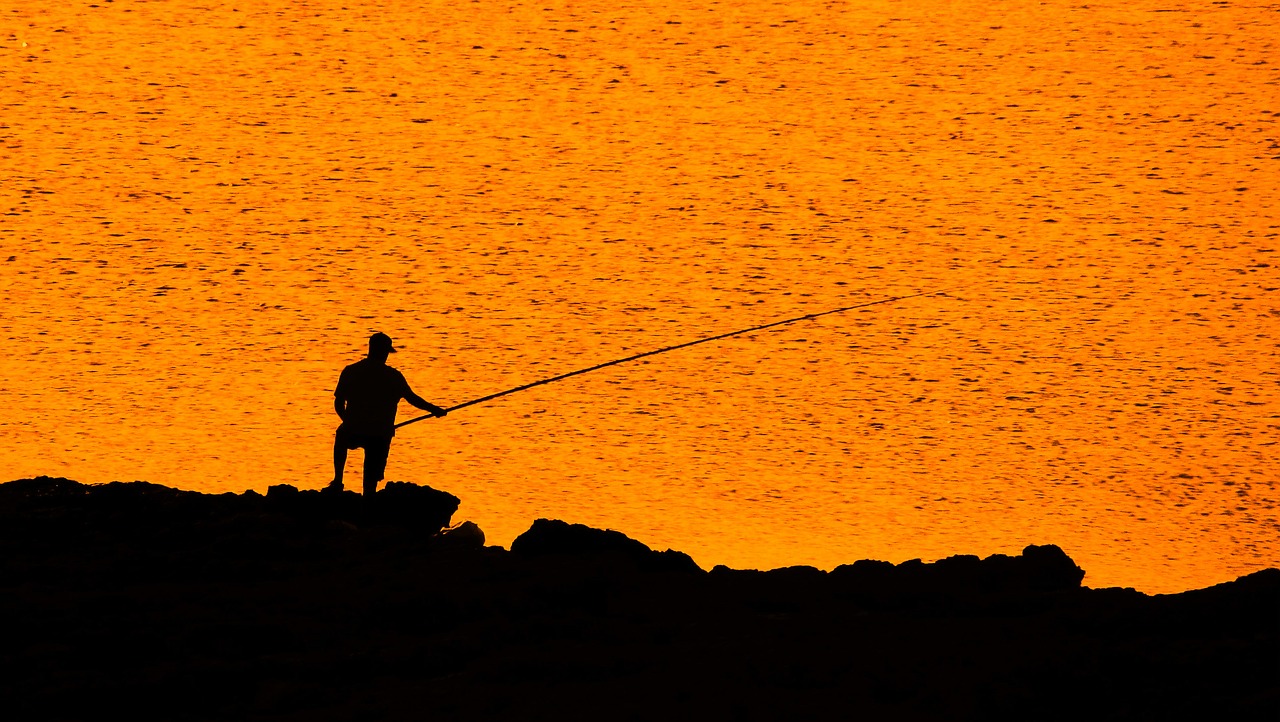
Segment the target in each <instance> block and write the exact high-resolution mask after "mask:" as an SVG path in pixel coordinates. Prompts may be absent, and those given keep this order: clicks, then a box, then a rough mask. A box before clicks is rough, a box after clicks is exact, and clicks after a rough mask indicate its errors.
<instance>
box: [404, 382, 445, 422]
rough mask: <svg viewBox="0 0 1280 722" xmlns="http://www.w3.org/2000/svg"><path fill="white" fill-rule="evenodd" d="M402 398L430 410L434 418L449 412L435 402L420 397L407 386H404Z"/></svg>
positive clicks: (424, 409)
mask: <svg viewBox="0 0 1280 722" xmlns="http://www.w3.org/2000/svg"><path fill="white" fill-rule="evenodd" d="M404 400H405V401H408V402H409V403H411V404H413V405H414V406H417V407H418V408H420V409H422V410H423V411H430V412H431V415H432V416H435V417H436V418H439V417H441V416H444V415H445V414H447V413H449V412H448V411H445V410H444V409H442V408H440V407H439V406H436V405H435V404H433V403H431V402H430V401H427V400H426V399H424V398H422V397H421V396H419V395H417V394H415V393H413V390H412V389H410V388H408V387H407V386H406V387H405V390H404Z"/></svg>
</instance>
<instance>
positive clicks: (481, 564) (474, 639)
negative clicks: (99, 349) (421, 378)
mask: <svg viewBox="0 0 1280 722" xmlns="http://www.w3.org/2000/svg"><path fill="white" fill-rule="evenodd" d="M389 488H390V489H391V490H393V491H392V493H391V494H390V495H389V496H387V497H381V495H382V492H379V495H380V497H381V498H379V497H375V500H376V501H375V502H374V503H372V504H366V503H365V500H364V499H363V498H362V497H361V496H360V495H358V494H354V493H351V492H343V493H334V492H318V491H310V490H298V489H293V488H286V487H285V485H280V486H278V487H276V488H273V490H272V492H271V493H270V494H269V495H267V496H264V495H259V494H251V493H245V494H198V493H195V492H185V491H179V490H175V489H165V488H164V487H158V486H156V485H154V484H141V483H129V484H116V485H100V486H89V485H82V484H78V483H76V482H74V481H69V480H66V479H48V478H42V479H28V480H23V481H20V482H13V483H11V484H0V620H4V622H3V624H2V626H0V636H2V637H3V644H2V645H0V699H3V700H4V713H5V719H14V720H26V719H87V718H97V717H108V718H114V717H123V716H125V715H130V716H131V718H132V717H138V718H144V719H152V718H154V719H191V720H221V719H262V720H267V719H271V720H302V719H306V720H313V719H317V720H318V719H334V720H337V719H381V720H417V719H423V718H424V717H431V718H435V717H440V718H442V719H540V718H543V717H552V716H554V717H556V718H557V719H566V720H570V719H656V718H660V717H664V716H671V711H672V710H678V711H679V716H681V717H700V718H707V719H741V720H774V719H814V720H838V719H849V718H852V717H859V718H861V717H866V718H870V719H959V720H966V719H971V720H986V719H1045V720H1055V719H1061V720H1074V719H1081V718H1089V719H1095V718H1098V719H1185V718H1204V719H1270V718H1271V717H1273V716H1274V711H1275V705H1276V702H1277V700H1278V699H1280V678H1277V676H1276V674H1275V670H1276V667H1275V661H1276V658H1277V657H1276V654H1277V649H1280V626H1278V625H1277V624H1276V610H1277V608H1280V570H1274V569H1270V570H1264V571H1260V572H1257V573H1255V574H1250V575H1247V576H1244V577H1241V578H1240V579H1238V580H1236V581H1233V582H1229V583H1226V584H1220V585H1217V586H1214V587H1210V588H1208V589H1202V590H1197V591H1192V592H1185V593H1182V594H1172V595H1157V596H1148V595H1146V594H1142V593H1140V592H1136V591H1133V590H1123V589H1105V590H1091V589H1087V588H1081V587H1080V586H1079V584H1080V575H1081V572H1080V570H1079V567H1078V566H1076V565H1075V563H1074V562H1072V561H1071V560H1070V558H1069V557H1067V556H1066V554H1064V553H1063V552H1062V551H1061V550H1060V549H1057V548H1056V547H1049V546H1033V547H1028V548H1027V549H1026V550H1024V551H1023V553H1022V554H1020V555H1017V556H1005V555H995V556H991V557H987V558H985V559H978V558H977V557H974V556H970V555H959V556H954V557H948V558H946V559H942V560H939V561H937V562H933V563H928V564H926V563H923V562H921V561H920V560H912V561H910V562H904V563H903V564H899V565H893V564H890V563H888V562H877V561H866V560H864V561H858V562H854V563H853V564H848V565H844V566H841V567H838V568H837V569H835V570H833V571H831V572H829V573H823V572H822V571H821V570H818V569H814V568H812V567H785V568H782V569H775V570H771V571H755V570H733V569H729V568H727V567H723V566H718V567H716V568H715V569H713V570H712V571H711V573H709V574H698V573H687V572H692V571H694V570H696V569H697V567H696V565H694V564H693V561H692V560H691V559H689V558H688V556H687V555H684V554H681V553H680V552H673V551H666V552H656V551H653V550H651V549H649V548H648V547H647V546H645V545H644V544H642V543H640V542H638V541H636V540H634V539H630V538H629V537H627V536H626V535H624V534H621V533H619V532H613V531H607V530H599V529H590V528H588V527H583V526H580V525H570V524H565V523H564V522H553V521H547V520H540V521H539V522H537V523H535V524H534V525H533V528H531V529H530V530H529V531H528V532H526V533H525V534H523V535H521V537H520V538H519V539H518V540H517V542H516V543H515V544H513V548H514V549H515V551H513V552H508V551H505V550H503V549H500V548H497V547H485V546H483V543H484V542H483V539H482V536H483V534H482V532H480V530H479V529H478V528H477V527H475V526H474V525H471V524H466V523H464V524H461V525H459V526H457V527H455V528H454V529H452V530H450V531H449V532H448V533H444V534H433V533H431V532H432V530H433V529H437V530H438V529H439V528H440V527H439V526H437V525H439V524H440V523H441V522H442V520H447V519H448V518H449V515H451V514H452V513H453V512H454V510H455V509H456V507H457V500H456V498H454V497H452V496H450V495H447V494H443V492H436V491H434V490H430V489H425V488H423V487H412V485H406V486H389ZM384 499H385V500H386V501H388V502H392V501H394V503H391V506H392V507H396V508H395V510H394V511H392V510H391V509H389V508H388V507H387V506H386V505H382V504H379V503H378V502H379V501H382V500H384ZM389 511H391V513H388V512H389ZM399 512H404V513H403V514H400V513H399ZM655 569H657V570H664V569H665V570H670V571H678V572H681V573H671V574H655V573H652V571H653V570H655Z"/></svg>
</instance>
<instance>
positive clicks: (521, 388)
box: [395, 290, 946, 429]
mask: <svg viewBox="0 0 1280 722" xmlns="http://www.w3.org/2000/svg"><path fill="white" fill-rule="evenodd" d="M939 293H946V290H942V291H924V292H922V293H913V294H911V295H909V296H894V297H893V298H882V299H880V300H879V301H871V302H868V303H859V304H855V305H853V306H844V307H841V308H833V309H831V310H830V311H821V312H819V313H808V314H805V315H803V316H796V317H795V318H788V319H783V320H782V321H774V322H772V323H766V324H763V325H760V326H752V327H751V328H744V329H740V330H737V331H730V332H729V333H722V334H719V335H716V336H708V337H706V338H700V339H697V340H695V341H686V342H685V343H679V344H676V345H675V346H666V347H664V348H660V349H654V350H653V351H645V352H644V353H638V354H635V355H634V356H627V357H626V358H620V359H614V360H613V361H606V362H604V363H602V364H596V365H595V366H589V367H587V368H585V369H578V370H577V371H570V372H569V373H565V374H560V375H559V376H552V377H551V378H549V379H542V380H541V381H534V382H533V383H528V384H525V385H523V386H517V387H515V388H513V389H507V390H506V391H499V392H498V393H496V394H489V395H488V396H481V397H480V398H478V399H472V400H470V401H464V402H463V403H460V404H458V405H457V406H450V407H449V408H447V409H445V411H448V412H452V411H457V410H458V409H465V408H467V407H468V406H475V405H476V404H483V403H484V402H486V401H493V400H494V399H497V398H501V397H503V396H507V395H509V394H514V393H516V392H517V391H525V390H527V389H531V388H533V387H535V386H542V385H543V384H549V383H551V382H553V381H563V380H564V379H567V378H570V377H573V376H580V375H582V374H586V373H591V372H592V371H599V370H600V369H603V368H608V367H610V366H617V365H618V364H623V363H626V362H628V361H635V360H636V359H642V358H646V357H648V356H656V355H658V354H660V353H666V352H668V351H675V350H677V349H682V348H688V347H690V346H697V345H698V344H700V343H709V342H711V341H719V340H720V339H722V338H729V337H730V336H739V335H741V334H744V333H751V332H753V331H763V330H764V329H766V328H773V327H774V326H784V325H786V324H788V323H795V322H796V321H805V320H808V319H811V318H818V317H820V316H829V315H831V314H833V313H843V312H845V311H852V310H854V309H855V308H866V307H867V306H878V305H879V304H882V303H892V302H894V301H903V300H906V299H908V298H916V297H918V296H934V295H937V294H939ZM431 418H435V417H434V416H433V415H431V414H426V415H423V416H418V417H416V418H412V419H409V420H408V421H401V422H400V423H398V424H396V425H395V428H397V429H398V428H400V427H401V426H408V425H409V424H416V423H418V422H419V421H422V420H424V419H431Z"/></svg>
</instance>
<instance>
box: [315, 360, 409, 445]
mask: <svg viewBox="0 0 1280 722" xmlns="http://www.w3.org/2000/svg"><path fill="white" fill-rule="evenodd" d="M409 393H410V391H409V382H408V381H406V380H405V378H404V374H402V373H400V372H399V371H396V370H395V369H393V368H391V367H390V366H387V365H386V364H381V363H375V362H373V361H370V360H369V359H362V360H360V361H357V362H355V363H353V364H351V365H350V366H348V367H346V368H344V369H342V375H341V376H339V377H338V387H337V388H336V389H334V390H333V395H334V396H336V397H337V398H339V399H345V400H346V402H347V417H346V418H345V419H343V422H342V426H343V428H345V429H346V430H347V431H349V432H351V433H353V434H359V435H362V436H395V433H396V432H395V425H396V407H397V406H398V405H399V404H400V399H403V398H404V397H405V396H406V395H408V394H409Z"/></svg>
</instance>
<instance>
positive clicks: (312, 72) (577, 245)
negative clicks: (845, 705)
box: [0, 0, 1280, 593]
mask: <svg viewBox="0 0 1280 722" xmlns="http://www.w3.org/2000/svg"><path fill="white" fill-rule="evenodd" d="M1278 10H1280V5H1277V4H1275V3H1266V2H1261V3H1240V2H1234V1H1233V2H1214V3H1191V2H1176V1H1174V0H1126V1H1125V2H1105V1H1104V2H1097V3H1093V2H1091V3H1088V4H1084V3H1075V2H1056V1H1052V2H1040V1H1038V0H1037V1H1035V2H1031V1H1029V0H1002V1H1001V2H978V1H963V0H956V1H952V2H943V1H941V0H916V1H910V2H908V1H905V0H868V1H866V2H852V1H851V2H839V1H828V0H789V1H788V2H769V1H766V0H743V1H734V0H726V1H723V2H711V1H708V2H670V1H664V2H655V1H653V0H637V1H634V2H623V3H616V2H614V3H606V2H598V1H596V0H585V1H583V2H564V1H562V0H539V2H536V3H533V2H526V1H525V0H506V1H504V2H497V1H495V0H472V1H470V2H466V1H464V2H447V3H446V2H439V1H438V0H428V1H427V2H416V3H400V2H386V1H385V0H379V1H378V2H374V1H373V0H287V1H286V0H256V1H255V2H243V1H242V0H151V1H147V0H115V1H112V0H97V2H95V3H89V2H83V1H79V0H77V1H76V2H65V3H47V2H38V1H37V0H17V1H16V3H9V4H8V5H7V6H6V8H5V9H4V11H3V13H2V15H0V88H2V90H0V294H2V295H0V298H3V303H2V304H0V339H3V341H4V343H5V347H6V348H7V353H5V354H3V355H2V356H0V479H4V480H8V479H18V478H26V477H31V476H37V475H42V474H43V475H51V476H64V477H68V478H72V479H76V480H79V481H82V482H92V483H105V482H111V481H134V480H143V481H149V482H154V483H158V484H165V485H169V486H175V487H179V488H183V489H191V490H197V491H202V492H208V493H221V492H241V491H244V490H246V489H254V490H257V491H259V492H262V491H265V490H266V489H267V488H268V487H269V486H271V485H275V484H292V485H294V486H296V487H299V488H303V489H318V488H321V487H323V486H325V485H326V484H327V483H328V482H329V481H330V480H331V479H332V478H333V469H332V460H331V448H332V443H333V433H334V429H335V428H336V426H337V423H338V418H337V416H336V414H335V412H334V409H333V391H334V386H335V384H336V382H337V378H338V374H339V372H340V371H341V369H342V368H343V366H345V365H346V364H349V363H352V362H354V361H356V360H358V359H359V358H361V357H362V356H363V355H364V352H365V348H366V343H367V339H368V337H369V335H370V334H371V333H373V332H378V331H380V332H383V333H386V334H388V335H390V336H391V337H392V338H393V339H394V340H395V343H396V345H397V347H398V349H399V352H398V353H397V354H396V355H394V356H392V357H391V359H392V361H391V362H392V364H393V365H394V366H395V367H396V368H398V369H399V370H401V371H402V372H403V373H404V374H405V376H406V377H407V379H408V380H409V383H410V385H411V386H412V388H413V390H414V391H415V392H416V393H418V394H419V395H421V396H422V397H423V398H425V399H427V400H428V401H431V402H433V403H436V404H439V405H441V406H445V407H452V406H457V405H461V404H464V403H466V402H467V401H469V400H472V399H477V398H480V397H483V396H486V395H488V394H492V393H496V392H499V391H502V390H505V389H510V388H514V387H517V386H521V385H524V384H528V383H531V382H534V381H537V380H540V379H545V378H549V377H553V376H557V375H560V374H563V373H566V372H569V371H573V370H575V369H580V368H585V367H590V366H594V365H597V364H600V363H604V362H607V361H610V360H613V359H618V358H622V357H626V356H630V355H634V354H639V353H642V352H645V351H648V350H653V349H658V348H663V347H666V346H671V345H676V344H682V343H685V342H687V341H692V340H696V339H699V338H705V337H708V336H715V335H719V334H723V333H728V332H731V331H734V330H738V329H743V328H748V327H752V326H756V325H762V324H767V323H771V322H773V321H777V320H782V319H787V318H793V317H797V316H803V315H808V314H817V313H821V312H823V311H827V310H831V309H835V308H842V307H846V306H851V305H856V304H862V303H871V302H875V301H881V300H885V299H892V298H897V297H900V296H908V295H913V294H922V295H914V296H913V297H911V298H903V299H900V300H897V301H890V302H886V303H880V304H877V305H874V306H867V307H864V308H859V309H853V310H850V311H847V312H842V313H835V314H829V315H825V316H822V317H820V318H814V319H809V320H802V321H798V322H795V323H791V324H785V325H781V326H776V327H773V328H770V329H767V330H764V331H759V332H755V333H750V334H743V335H739V336H733V337H730V338H725V339H723V340H719V341H714V342H710V343H705V344H699V345H696V346H692V347H688V348H684V349H679V350H675V351H671V352H669V353H663V354H658V355H654V356H649V357H646V358H644V359H641V360H638V361H634V362H630V363H625V364H619V365H615V366H611V367H608V368H605V369H601V370H599V371H595V372H592V373H588V374H583V375H580V376H575V377H573V378H569V379H565V380H563V381H558V382H555V383H550V384H546V385H541V386H537V387H536V388H532V389H529V390H526V391H521V392H518V393H513V394H510V395H507V396H504V397H502V398H499V399H495V400H493V401H491V402H488V403H481V404H474V405H471V406H468V407H466V408H463V409H459V410H457V411H455V412H454V413H451V414H450V415H448V416H447V417H445V418H443V419H430V420H426V421H423V422H421V423H416V424H412V425H409V426H406V427H403V428H401V429H400V430H399V432H398V434H397V436H396V438H395V441H394V443H393V445H392V449H391V457H390V462H389V464H388V468H387V478H388V479H389V480H398V481H412V482H415V483H419V484H427V485H430V486H432V487H435V488H438V489H443V490H446V491H449V492H451V493H453V494H455V495H457V496H458V497H459V498H460V499H461V500H462V502H461V506H460V508H459V511H458V514H457V515H456V516H455V520H458V521H461V520H463V519H467V520H471V521H474V522H476V523H477V524H479V525H480V527H481V528H482V529H483V530H484V531H485V533H486V535H487V538H488V543H490V544H496V545H508V544H509V543H510V542H511V540H512V539H514V538H515V537H516V536H517V535H518V534H520V533H521V532H522V531H524V530H525V529H527V528H528V527H529V526H530V524H531V523H532V522H533V521H534V520H535V519H538V518H555V519H563V520H565V521H569V522H573V523H582V524H588V525H591V526H595V527H601V528H611V529H617V530H619V531H622V532H624V533H626V534H628V535H629V536H632V537H634V538H636V539H639V540H640V541H642V542H644V543H646V544H648V545H650V546H652V547H654V548H657V549H667V548H674V549H678V550H681V551H684V552H687V553H689V554H690V555H691V556H692V557H693V558H694V559H695V560H696V561H697V562H698V563H699V564H700V565H702V566H703V567H704V568H708V569H709V568H711V567H712V566H714V565H718V564H725V565H729V566H731V567H735V568H756V569H771V568H776V567H784V566H795V565H812V566H816V567H819V568H822V569H831V568H834V567H835V566H838V565H840V564H845V563H850V562H853V561H855V560H858V559H883V560H888V561H892V562H901V561H904V560H908V559H914V558H920V559H924V560H926V561H928V560H933V559H938V558H941V557H946V556H950V555H953V554H975V555H978V556H983V557H985V556H989V555H992V554H1018V553H1019V552H1020V551H1021V550H1022V549H1023V547H1025V546H1026V545H1029V544H1057V545H1058V546H1060V547H1062V549H1063V550H1065V551H1066V552H1067V553H1068V554H1069V555H1070V556H1071V557H1072V558H1073V559H1074V560H1075V561H1076V562H1077V563H1078V564H1080V566H1082V567H1083V568H1084V569H1085V570H1086V572H1087V575H1086V577H1085V580H1084V583H1085V584H1086V585H1088V586H1092V587H1108V586H1119V587H1133V588H1136V589H1139V590H1142V591H1145V592H1149V593H1166V592H1178V591H1182V590H1186V589H1192V588H1199V587H1205V586H1210V585H1213V584H1217V583H1220V582H1225V581H1229V580H1232V579H1234V578H1236V577H1237V576H1239V575H1243V574H1247V573H1250V572H1253V571H1256V570H1259V569H1262V568H1266V567H1275V566H1280V524H1278V522H1277V516H1278V515H1277V508H1276V507H1277V502H1278V500H1280V492H1278V490H1277V487H1276V484H1277V481H1278V480H1280V461H1278V460H1277V456H1278V455H1277V447H1276V443H1277V438H1278V436H1280V434H1278V433H1277V431H1278V430H1280V405H1278V404H1277V402H1278V400H1280V366H1278V365H1277V350H1278V344H1280V340H1278V338H1277V325H1278V324H1280V269H1278V266H1280V254H1278V253H1277V252H1276V249H1277V247H1278V246H1280V239H1278V238H1277V233H1280V211H1278V210H1277V209H1278V208H1280V192H1278V191H1277V188H1278V187H1280V183H1277V181H1278V180H1280V75H1278V72H1280V71H1278V70H1277V69H1278V68H1280V57H1278V56H1277V45H1278V44H1277V38H1280V14H1277V11H1278ZM420 413H421V412H419V411H418V410H417V409H414V408H412V407H410V406H409V405H408V404H402V406H401V410H400V418H401V419H402V420H403V419H408V418H413V417H414V416H416V415H418V414H420ZM360 454H361V452H359V451H356V452H353V455H352V458H351V460H350V462H349V464H348V467H347V482H348V488H357V489H358V488H359V477H360V458H361V457H360Z"/></svg>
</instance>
